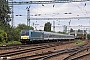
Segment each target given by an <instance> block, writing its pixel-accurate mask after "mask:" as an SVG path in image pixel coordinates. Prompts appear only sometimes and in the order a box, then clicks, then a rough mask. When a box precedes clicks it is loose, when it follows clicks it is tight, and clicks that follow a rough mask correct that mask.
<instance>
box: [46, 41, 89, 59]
mask: <svg viewBox="0 0 90 60" xmlns="http://www.w3.org/2000/svg"><path fill="white" fill-rule="evenodd" d="M87 42H88V41H85V42H84V43H85V44H87ZM88 45H89V46H90V41H89V42H88ZM75 46H76V44H74V43H73V44H68V45H64V46H63V47H67V48H69V47H75ZM86 52H90V49H89V50H88V51H87V50H85V51H84V52H82V53H79V54H83V53H86ZM79 54H78V55H79ZM68 55H69V54H67V53H66V54H62V55H58V56H55V57H52V58H50V59H48V60H63V59H64V58H65V57H67V56H68ZM79 60H90V56H86V57H84V58H82V59H79Z"/></svg>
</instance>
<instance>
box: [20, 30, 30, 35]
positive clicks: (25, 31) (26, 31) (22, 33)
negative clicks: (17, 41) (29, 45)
mask: <svg viewBox="0 0 90 60" xmlns="http://www.w3.org/2000/svg"><path fill="white" fill-rule="evenodd" d="M28 35H29V30H22V32H21V36H28Z"/></svg>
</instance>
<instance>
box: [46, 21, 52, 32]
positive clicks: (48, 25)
mask: <svg viewBox="0 0 90 60" xmlns="http://www.w3.org/2000/svg"><path fill="white" fill-rule="evenodd" d="M44 31H51V23H50V22H47V23H45V25H44Z"/></svg>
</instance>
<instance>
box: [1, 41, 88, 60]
mask: <svg viewBox="0 0 90 60" xmlns="http://www.w3.org/2000/svg"><path fill="white" fill-rule="evenodd" d="M83 43H85V44H86V43H87V41H84V42H83ZM75 46H78V45H76V44H75V43H70V44H64V45H60V46H56V47H52V48H47V49H42V50H37V51H33V52H29V53H23V54H20V55H15V56H11V58H16V57H23V56H30V55H34V54H39V53H43V52H48V51H54V49H56V50H62V49H66V48H73V47H75ZM8 51H10V50H1V51H0V53H1V52H8ZM66 56H67V54H62V55H60V56H55V57H52V58H50V59H48V60H62V59H63V58H64V57H66Z"/></svg>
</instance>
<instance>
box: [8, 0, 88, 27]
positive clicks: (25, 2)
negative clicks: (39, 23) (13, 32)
mask: <svg viewBox="0 0 90 60" xmlns="http://www.w3.org/2000/svg"><path fill="white" fill-rule="evenodd" d="M85 1H90V0H52V1H20V2H17V1H13V0H12V1H8V3H9V5H11V6H12V20H11V22H12V26H13V23H14V12H13V5H28V4H53V3H70V2H85ZM27 16H28V17H29V15H27ZM87 18H90V17H73V18H72V17H71V18H30V19H31V20H41V19H43V20H56V19H87ZM30 19H29V20H28V19H27V22H28V23H29V24H28V23H27V25H30V22H29V21H30Z"/></svg>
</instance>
